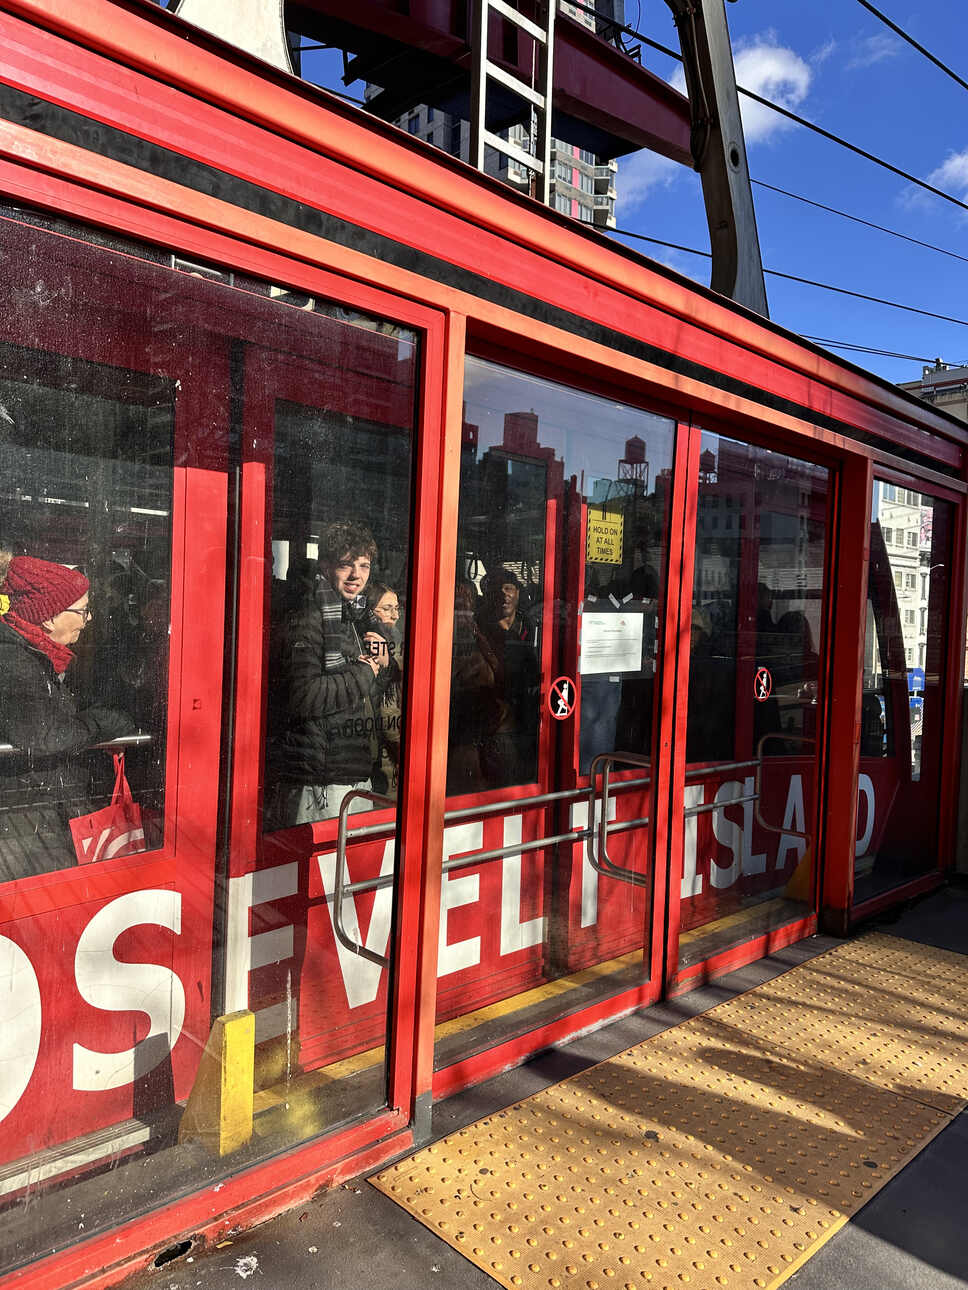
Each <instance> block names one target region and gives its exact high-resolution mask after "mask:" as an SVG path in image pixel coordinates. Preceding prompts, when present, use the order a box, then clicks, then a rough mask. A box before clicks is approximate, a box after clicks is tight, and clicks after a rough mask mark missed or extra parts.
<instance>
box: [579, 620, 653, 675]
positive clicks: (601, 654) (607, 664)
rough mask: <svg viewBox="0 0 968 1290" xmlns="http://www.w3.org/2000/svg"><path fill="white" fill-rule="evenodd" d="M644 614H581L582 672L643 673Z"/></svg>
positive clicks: (587, 673)
mask: <svg viewBox="0 0 968 1290" xmlns="http://www.w3.org/2000/svg"><path fill="white" fill-rule="evenodd" d="M643 621H644V615H642V614H626V613H618V614H590V613H588V612H587V611H586V612H585V613H583V614H582V616H581V669H580V670H581V673H582V675H583V676H588V675H590V674H592V673H595V672H640V671H641V670H642V623H643Z"/></svg>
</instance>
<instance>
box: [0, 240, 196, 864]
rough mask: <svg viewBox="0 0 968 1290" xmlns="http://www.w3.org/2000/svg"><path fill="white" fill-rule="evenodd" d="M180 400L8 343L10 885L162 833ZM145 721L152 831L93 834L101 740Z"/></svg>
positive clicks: (3, 488) (4, 849)
mask: <svg viewBox="0 0 968 1290" xmlns="http://www.w3.org/2000/svg"><path fill="white" fill-rule="evenodd" d="M26 268H27V266H22V270H21V271H24V270H25V269H26ZM40 271H41V266H39V265H38V266H37V272H40ZM44 271H45V272H46V273H47V274H48V275H49V273H50V267H49V265H46V266H44ZM82 276H83V275H81V274H80V273H79V274H78V278H82ZM76 285H78V286H79V284H76ZM29 322H30V319H29V313H28V312H27V311H25V312H24V315H23V327H24V330H25V331H29ZM173 412H174V388H173V383H172V382H169V381H167V380H163V379H161V378H157V377H153V376H151V375H149V374H147V373H142V372H135V371H130V370H124V369H121V368H115V367H109V366H106V365H104V364H98V363H92V362H85V361H82V360H80V359H72V358H70V357H68V356H65V355H61V354H56V353H50V352H47V351H44V350H42V349H38V348H33V347H30V346H27V345H12V344H8V343H4V344H0V445H2V460H3V475H2V482H0V582H2V585H0V609H2V610H4V612H3V615H2V617H0V745H2V746H0V881H6V880H9V879H13V878H18V877H23V876H28V875H30V874H36V873H43V872H46V871H48V870H53V869H61V868H65V867H68V866H71V865H75V864H78V863H81V862H85V863H86V862H90V861H93V860H100V859H111V858H114V857H115V856H123V855H128V854H132V853H133V852H135V851H141V850H144V849H146V848H148V849H151V848H154V847H158V846H160V845H161V832H162V820H163V808H164V781H163V766H164V745H165V719H166V703H167V698H166V690H167V671H168V617H169V585H170V559H171V555H170V551H171V504H172V429H173ZM138 732H140V737H139V738H138V739H136V740H134V741H131V743H130V744H129V747H128V748H127V751H126V754H125V771H126V776H127V780H128V782H129V785H130V788H131V791H132V794H133V797H134V800H135V801H136V803H137V806H138V812H139V814H140V817H141V818H140V821H139V823H138V826H137V827H138V828H140V829H142V830H143V832H144V837H143V838H142V837H140V836H138V837H134V838H129V839H128V840H127V841H126V842H123V841H120V840H119V839H120V837H121V833H123V832H124V830H123V829H122V830H120V831H119V832H117V834H115V833H111V834H109V835H105V834H104V821H103V820H102V821H100V822H98V821H94V823H93V824H92V826H91V829H94V827H95V826H97V832H96V834H95V833H94V832H91V831H90V830H88V831H87V832H85V830H84V829H83V828H82V826H81V817H84V816H87V815H89V814H90V813H92V812H95V811H99V810H102V809H103V808H105V807H107V806H108V805H109V803H110V801H111V798H112V793H113V789H114V782H115V766H114V762H113V756H112V752H111V751H106V750H102V749H95V748H94V745H96V744H99V743H102V742H104V741H110V740H114V739H116V738H117V737H119V736H132V735H135V734H137V733H138ZM72 821H74V827H75V832H76V837H72V832H71V822H72Z"/></svg>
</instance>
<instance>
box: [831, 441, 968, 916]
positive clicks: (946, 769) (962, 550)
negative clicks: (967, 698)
mask: <svg viewBox="0 0 968 1290" xmlns="http://www.w3.org/2000/svg"><path fill="white" fill-rule="evenodd" d="M875 475H876V477H877V479H878V480H879V481H880V482H882V483H886V484H895V485H897V486H898V487H900V488H908V489H912V490H914V491H915V492H924V493H927V494H928V495H929V496H931V497H932V498H937V499H938V500H939V501H944V502H947V503H948V504H949V505H951V506H952V508H953V517H952V519H953V522H952V533H951V543H952V548H951V554H952V561H951V565H952V567H951V578H950V580H949V595H950V599H949V603H948V613H949V620H948V645H947V650H946V654H945V662H944V667H945V675H944V681H943V683H942V689H943V693H944V712H945V722H944V728H943V730H942V735H941V783H940V785H939V790H940V791H939V795H938V819H939V829H938V867H937V868H936V869H934V870H932V871H931V872H929V873H926V874H921V875H919V876H918V877H916V878H912V879H911V880H910V881H909V882H906V883H903V884H902V885H901V886H899V887H895V888H893V889H892V890H890V891H886V892H880V893H879V894H878V895H876V896H872V897H871V898H870V899H869V900H865V901H862V902H861V903H860V904H856V905H855V904H854V903H853V890H854V874H853V852H852V851H851V856H850V860H851V863H850V865H849V870H850V872H849V874H848V875H846V878H847V906H846V918H847V921H848V922H849V924H850V925H851V926H856V925H857V924H858V923H861V922H863V921H864V920H865V919H867V918H871V917H872V916H873V915H875V914H877V913H880V912H881V911H882V910H884V909H889V908H891V907H892V906H895V905H898V904H901V903H902V902H903V901H905V900H912V899H913V898H914V897H915V896H919V895H923V894H924V893H925V892H928V891H932V890H934V889H935V888H936V887H938V886H940V885H941V884H942V883H943V882H944V880H945V874H946V872H947V871H948V870H949V869H951V867H952V866H953V864H954V859H955V846H956V843H957V828H958V806H959V793H960V785H959V778H958V761H959V753H960V749H961V746H962V720H963V713H962V707H963V696H964V658H965V632H966V615H965V606H966V605H968V599H966V591H965V579H966V574H968V563H966V546H968V501H966V495H965V493H964V492H963V491H962V490H961V489H960V488H958V487H957V485H955V484H954V483H953V481H952V480H950V479H944V480H939V479H938V478H937V477H932V476H930V475H928V474H927V473H926V472H925V473H920V472H918V473H914V472H906V471H899V470H896V469H892V468H891V466H889V465H881V464H880V463H879V462H877V461H876V460H875V461H874V462H873V463H872V464H871V469H870V479H869V485H870V487H869V490H868V492H867V505H866V507H865V509H864V513H863V518H864V523H865V540H864V547H863V551H864V556H865V562H864V582H863V595H864V619H863V621H862V625H861V629H860V634H859V649H860V659H861V667H862V662H863V649H864V630H865V627H866V595H867V564H868V562H869V560H870V510H871V496H872V492H873V483H874V477H875ZM859 692H860V670H858V704H859V703H860V697H859ZM859 736H860V732H859V709H858V745H859ZM858 766H859V757H858ZM857 769H858V768H857V767H855V769H854V774H853V779H852V780H851V781H850V782H851V783H852V784H853V798H854V800H853V811H854V815H855V817H856V809H857V802H856V798H857Z"/></svg>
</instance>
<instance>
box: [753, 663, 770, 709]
mask: <svg viewBox="0 0 968 1290" xmlns="http://www.w3.org/2000/svg"><path fill="white" fill-rule="evenodd" d="M772 693H773V677H772V676H771V675H770V669H769V668H768V667H760V668H757V670H756V676H755V677H754V678H753V698H754V699H755V700H756V701H757V703H765V702H766V701H767V699H768V698H769V697H770V695H771V694H772Z"/></svg>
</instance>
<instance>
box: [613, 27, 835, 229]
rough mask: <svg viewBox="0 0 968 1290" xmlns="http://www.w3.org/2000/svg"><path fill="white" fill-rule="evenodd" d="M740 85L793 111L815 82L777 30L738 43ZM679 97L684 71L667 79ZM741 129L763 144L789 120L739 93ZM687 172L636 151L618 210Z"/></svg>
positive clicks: (824, 52) (820, 57) (626, 168)
mask: <svg viewBox="0 0 968 1290" xmlns="http://www.w3.org/2000/svg"><path fill="white" fill-rule="evenodd" d="M834 47H835V45H834V42H832V41H828V42H827V43H826V44H825V45H823V46H821V48H820V49H819V50H817V52H816V54H815V55H814V56H813V59H812V61H814V62H815V63H818V64H819V63H821V62H823V61H824V60H825V59H826V58H828V57H829V56H830V54H831V53H832V51H833V49H834ZM733 61H734V63H735V65H736V81H737V84H739V85H743V86H745V87H746V88H747V89H749V90H753V91H754V93H756V94H762V95H763V97H764V98H768V99H772V100H773V102H774V103H779V104H780V105H781V106H782V107H786V108H789V109H790V110H791V111H793V110H795V109H796V108H797V107H799V105H800V104H801V103H802V102H803V100H804V99H805V98H806V96H807V93H808V92H809V89H810V83H811V81H812V79H813V71H812V69H811V65H810V64H809V63H807V62H806V61H805V60H804V59H803V58H801V57H800V55H799V54H797V53H796V52H795V51H794V50H792V49H789V48H788V47H787V46H786V45H781V44H780V42H779V39H778V37H777V36H776V33H775V32H772V31H767V32H763V33H762V34H761V35H759V36H755V37H753V39H751V40H747V41H740V42H739V43H738V44H737V46H736V48H735V50H734V53H733ZM669 83H670V85H671V86H672V87H673V89H676V90H678V91H679V93H680V94H685V92H686V78H685V75H684V73H683V70H682V68H681V67H679V68H677V69H676V71H675V72H674V73H673V75H672V77H671V78H670V81H669ZM739 101H740V110H741V112H742V114H743V129H744V132H745V135H746V142H747V143H760V142H763V141H764V140H766V139H770V138H771V137H772V136H773V135H775V134H778V133H779V132H780V131H782V130H785V129H787V128H788V127H789V126H791V125H792V122H790V121H787V120H786V118H785V117H782V116H780V115H779V113H777V112H773V111H771V110H770V108H766V107H763V106H762V105H761V104H759V103H754V102H752V101H751V100H750V99H748V98H746V97H745V96H744V95H742V94H741V95H740V100H739ZM683 173H692V172H691V171H690V170H689V168H688V167H687V166H683V165H681V164H680V163H679V162H675V161H670V160H669V159H668V158H667V157H662V156H660V155H659V154H658V153H654V152H647V151H642V152H636V153H632V154H631V155H630V156H628V157H623V158H622V159H621V160H620V161H619V167H618V179H617V181H616V190H617V193H618V202H619V208H620V209H621V210H622V211H625V212H627V211H631V210H634V209H635V208H636V207H637V206H640V205H641V204H642V203H643V202H644V201H645V200H646V198H648V196H649V195H650V194H651V193H653V192H655V191H656V190H657V189H661V188H668V187H670V185H672V184H673V183H675V181H676V180H677V179H678V178H679V176H680V175H682V174H683Z"/></svg>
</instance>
